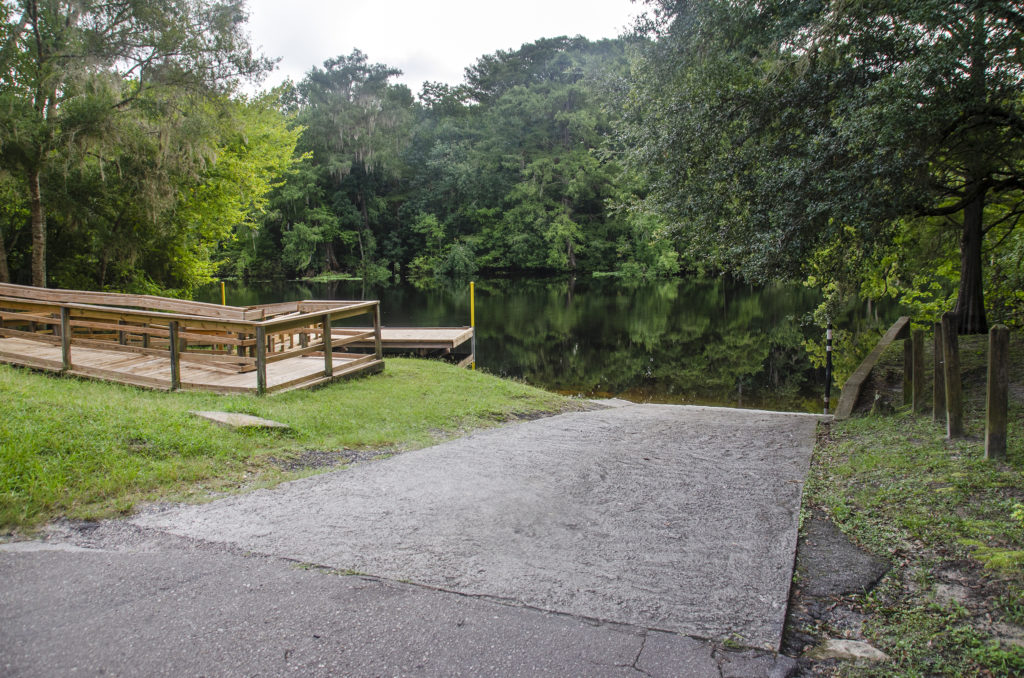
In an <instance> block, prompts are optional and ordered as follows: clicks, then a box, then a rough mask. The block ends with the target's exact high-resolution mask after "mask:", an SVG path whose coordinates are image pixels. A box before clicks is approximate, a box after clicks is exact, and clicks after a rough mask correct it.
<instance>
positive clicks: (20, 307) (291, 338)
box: [0, 283, 382, 393]
mask: <svg viewBox="0 0 1024 678" xmlns="http://www.w3.org/2000/svg"><path fill="white" fill-rule="evenodd" d="M86 302H101V303H86ZM157 307H160V310H154V308H157ZM225 308H228V309H230V310H228V311H224V309H225ZM181 311H190V312H181ZM273 314H276V315H278V316H279V317H270V318H267V317H266V316H267V315H273ZM364 314H368V315H369V316H370V318H371V319H372V322H373V330H372V331H360V332H359V334H360V335H361V336H360V337H359V338H360V339H363V338H365V339H367V340H371V341H373V343H374V349H375V351H374V354H373V356H372V357H373V358H375V359H377V360H379V359H381V357H382V355H381V353H382V351H381V325H380V303H379V302H378V301H338V300H307V301H300V302H288V303H284V304H268V305H264V306H260V307H247V308H244V309H241V308H235V307H221V306H216V305H214V304H203V303H199V302H185V301H180V300H174V299H165V298H163V297H149V296H147V295H128V294H115V293H107V292H81V291H77V290H46V289H41V288H33V287H26V286H22V285H10V284H6V283H3V284H0V336H4V335H7V336H16V337H23V338H29V339H32V340H36V341H40V342H46V343H50V344H59V345H60V346H61V353H62V361H61V362H62V365H63V370H64V371H73V369H77V368H74V367H73V366H72V358H71V353H72V348H73V347H74V346H75V345H81V346H89V347H96V348H109V349H110V350H120V351H126V352H135V353H143V354H146V355H163V356H167V357H169V359H170V361H171V380H170V388H171V390H176V389H177V388H180V387H181V384H182V380H181V372H180V364H181V362H183V361H188V362H201V363H204V364H207V365H211V366H218V367H219V368H220V369H228V370H232V371H236V370H237V371H239V372H245V371H249V370H255V371H256V373H257V375H256V376H257V389H256V390H257V392H258V393H265V392H267V391H268V383H267V365H268V364H270V363H275V362H279V361H282V360H286V359H288V358H292V357H299V356H302V355H307V354H311V353H316V352H319V351H322V352H323V358H324V368H323V372H322V374H323V379H330V378H331V377H332V376H333V374H334V366H333V355H332V348H333V347H334V346H333V345H334V344H335V343H337V344H338V345H339V346H344V345H345V344H348V343H350V342H351V341H353V340H354V339H355V338H345V339H343V340H340V341H338V342H334V341H332V337H331V333H332V329H333V328H332V327H331V325H332V323H333V322H334V321H337V320H342V319H345V318H350V317H353V316H359V315H364ZM228 316H234V317H228ZM12 324H13V325H14V327H6V326H5V325H12ZM37 325H42V326H44V327H46V328H47V329H46V330H45V331H43V332H41V331H39V330H37ZM26 326H27V327H26ZM19 327H20V329H15V328H19ZM51 328H52V329H51ZM76 329H78V330H87V331H88V334H85V335H82V334H81V333H80V334H79V336H77V337H76V336H74V335H75V330H76ZM97 331H98V332H97ZM310 334H313V335H317V334H319V339H320V340H319V341H318V342H316V343H313V342H311V341H310V340H309V335H310ZM280 335H285V337H284V338H282V339H280V340H279V341H278V340H275V339H274V338H273V337H275V336H280ZM295 335H299V343H300V347H298V348H297V347H296V346H295ZM153 338H155V339H157V340H158V341H161V343H162V342H164V341H166V342H167V347H166V349H164V348H162V347H160V346H159V345H158V346H156V347H151V345H150V340H151V339H153ZM190 343H192V344H199V345H201V346H207V347H210V348H212V349H213V350H209V348H207V349H202V350H199V351H190V350H189V344H190ZM140 344H141V345H140ZM218 346H220V347H221V348H220V349H218V348H217V347H218ZM232 347H233V348H232ZM236 349H237V350H236ZM250 350H251V351H252V352H251V353H249V351H250ZM231 351H235V352H237V354H238V355H237V356H234V355H231V354H230V352H231ZM225 353H228V354H227V355H225ZM246 353H249V355H246Z"/></svg>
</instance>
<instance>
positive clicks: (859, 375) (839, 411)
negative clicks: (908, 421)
mask: <svg viewBox="0 0 1024 678" xmlns="http://www.w3.org/2000/svg"><path fill="white" fill-rule="evenodd" d="M909 327H910V318H909V317H907V316H903V317H901V318H900V319H899V320H897V321H896V322H894V323H893V324H892V327H890V328H889V331H888V332H886V333H885V335H884V336H883V337H882V338H881V339H880V340H879V341H878V343H877V344H876V345H875V348H874V349H872V351H871V353H869V354H868V357H867V358H864V360H863V361H862V362H861V364H860V365H859V366H858V367H857V369H856V370H854V372H853V374H851V375H850V377H849V378H848V379H847V380H846V383H845V384H843V390H842V392H841V393H840V394H839V405H838V406H837V407H836V413H835V418H836V419H848V418H849V417H850V415H851V414H852V413H853V406H854V405H856V404H857V398H859V397H860V391H861V388H863V386H864V382H865V381H867V378H868V375H869V374H871V370H872V369H874V367H875V365H877V364H878V360H879V358H881V357H882V353H883V352H884V351H885V349H887V348H888V347H889V345H890V344H892V342H894V341H896V340H897V339H905V338H906V336H907V332H908V328H909Z"/></svg>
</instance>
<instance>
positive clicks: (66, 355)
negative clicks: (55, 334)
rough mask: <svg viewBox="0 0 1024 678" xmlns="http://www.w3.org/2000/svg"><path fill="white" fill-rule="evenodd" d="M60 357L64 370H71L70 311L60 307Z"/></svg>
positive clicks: (65, 307)
mask: <svg viewBox="0 0 1024 678" xmlns="http://www.w3.org/2000/svg"><path fill="white" fill-rule="evenodd" d="M60 359H61V367H62V369H63V370H64V371H65V372H70V371H71V312H70V311H68V307H67V306H61V307H60Z"/></svg>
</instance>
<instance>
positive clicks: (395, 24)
mask: <svg viewBox="0 0 1024 678" xmlns="http://www.w3.org/2000/svg"><path fill="white" fill-rule="evenodd" d="M248 4H249V31H250V34H251V37H252V41H253V44H254V45H256V46H258V47H260V49H262V51H263V53H264V54H265V55H266V56H270V57H281V62H280V64H279V67H278V70H277V71H275V72H274V73H273V74H272V75H271V76H270V77H269V79H268V80H267V82H266V83H265V84H266V85H274V84H277V83H279V82H281V81H283V80H284V78H285V77H290V78H292V79H293V80H296V81H297V80H301V79H302V77H303V76H304V74H305V73H306V72H307V71H308V70H309V69H310V68H311V67H312V66H320V65H322V64H323V62H324V60H326V59H329V58H331V57H334V56H338V55H343V54H349V53H351V51H352V50H353V49H357V48H358V49H360V50H362V51H363V53H365V54H366V55H367V56H368V57H369V59H370V61H371V62H373V63H384V64H387V65H389V66H394V67H396V68H400V69H402V71H404V73H405V75H404V76H403V77H402V78H400V80H401V81H402V82H405V83H406V84H408V85H409V87H410V89H412V91H413V92H414V93H416V92H419V90H420V86H421V85H422V83H423V81H424V80H437V81H442V82H448V83H450V84H458V83H459V82H461V81H462V76H463V71H464V69H465V68H466V67H467V66H471V65H473V64H474V63H475V62H476V60H477V58H479V57H481V56H483V55H484V54H490V53H492V52H495V51H497V50H499V49H501V50H508V49H516V48H518V47H519V46H520V45H522V44H523V43H527V42H533V41H535V40H537V39H539V38H553V37H556V36H559V35H570V36H572V35H584V36H586V37H588V38H590V39H592V40H595V39H600V38H614V37H616V36H618V35H620V34H621V33H623V32H624V31H625V30H627V29H628V27H629V25H630V24H631V23H632V21H633V18H634V17H635V16H636V15H637V14H639V13H640V11H641V9H642V8H641V7H640V6H639V5H634V4H632V3H631V2H630V0H546V1H545V0H519V1H518V2H508V1H507V0H506V1H504V2H494V1H493V0H475V1H474V0H449V1H445V2H438V1H433V2H431V1H428V0H419V1H417V0H377V1H373V0H362V1H359V2H356V1H353V0H334V1H331V0H288V1H282V0H249V3H248Z"/></svg>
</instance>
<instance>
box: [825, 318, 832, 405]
mask: <svg viewBox="0 0 1024 678" xmlns="http://www.w3.org/2000/svg"><path fill="white" fill-rule="evenodd" d="M831 395H832V323H829V324H828V328H827V329H826V330H825V414H828V405H829V403H828V401H829V398H830V397H831Z"/></svg>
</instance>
